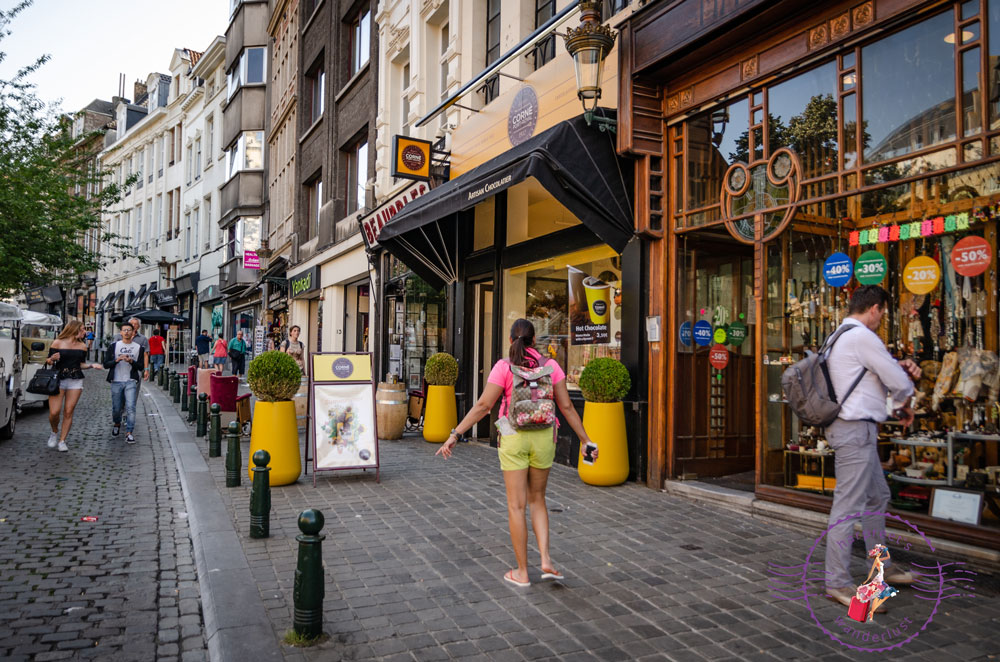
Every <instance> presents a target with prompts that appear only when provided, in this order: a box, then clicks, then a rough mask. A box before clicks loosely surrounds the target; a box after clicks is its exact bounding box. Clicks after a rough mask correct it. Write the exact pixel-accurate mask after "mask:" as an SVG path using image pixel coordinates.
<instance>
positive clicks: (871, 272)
mask: <svg viewBox="0 0 1000 662" xmlns="http://www.w3.org/2000/svg"><path fill="white" fill-rule="evenodd" d="M887 267H888V265H887V263H886V261H885V257H883V256H882V254H881V253H879V252H878V251H865V252H864V253H862V254H861V257H859V258H858V261H857V262H855V263H854V277H855V278H857V279H858V282H859V283H861V284H862V285H878V284H879V283H881V282H882V279H883V278H885V274H886V271H887Z"/></svg>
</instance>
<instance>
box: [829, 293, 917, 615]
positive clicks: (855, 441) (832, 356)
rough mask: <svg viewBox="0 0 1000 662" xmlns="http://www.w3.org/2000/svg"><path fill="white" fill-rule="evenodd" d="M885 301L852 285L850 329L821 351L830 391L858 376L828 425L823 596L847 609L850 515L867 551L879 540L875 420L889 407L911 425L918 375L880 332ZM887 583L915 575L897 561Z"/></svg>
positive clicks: (880, 491)
mask: <svg viewBox="0 0 1000 662" xmlns="http://www.w3.org/2000/svg"><path fill="white" fill-rule="evenodd" d="M888 304H889V293H888V292H886V291H885V290H884V289H882V288H881V287H879V286H878V285H862V286H861V287H859V288H858V289H856V290H854V293H853V294H851V299H850V303H849V304H848V310H847V318H846V319H844V321H843V322H842V323H841V328H842V327H845V326H846V327H849V328H848V329H847V330H845V331H844V332H843V333H842V335H843V336H844V338H845V339H846V342H837V343H835V344H834V345H833V348H832V349H831V350H830V353H829V355H828V356H827V365H828V366H829V371H830V381H831V383H832V385H833V392H834V393H847V392H848V389H849V388H850V387H851V384H853V383H854V382H855V381H856V380H857V379H858V378H859V376H860V381H859V382H858V385H857V387H855V389H854V390H853V391H852V392H851V393H850V395H848V396H847V398H845V399H844V401H843V403H841V408H840V413H839V414H838V416H837V420H835V421H834V422H833V423H831V424H830V425H829V426H828V427H827V428H826V440H827V442H828V443H829V444H830V446H831V447H833V450H834V451H835V452H836V454H835V455H834V468H835V471H836V474H837V487H836V489H834V491H833V505H832V506H831V508H830V520H829V525H830V528H829V529H828V531H827V535H826V595H827V597H828V598H829V599H831V600H834V601H836V602H839V603H841V604H842V605H844V606H846V607H849V606H850V604H851V598H852V597H854V595H855V591H856V587H855V583H854V582H853V580H852V579H851V574H850V571H849V566H850V561H851V544H852V542H853V539H854V524H855V520H856V519H858V518H860V520H861V530H862V533H863V534H864V538H865V549H866V550H870V549H872V548H874V547H875V545H876V544H884V543H885V512H886V509H887V508H888V507H889V498H890V493H889V486H888V485H887V484H886V479H885V475H884V474H883V472H882V464H881V461H880V460H879V456H878V446H877V444H878V424H879V423H880V422H882V421H884V420H886V419H887V418H888V417H889V411H890V409H891V411H892V413H893V415H894V416H895V417H896V418H897V419H898V420H899V421H900V423H902V424H903V426H904V427H906V428H908V427H909V426H910V425H911V424H912V423H913V410H912V409H911V408H910V405H909V402H910V398H911V396H913V392H914V388H913V381H912V380H914V379H919V378H920V373H921V371H920V367H919V366H918V365H917V364H916V363H914V362H913V361H911V360H910V359H905V360H902V361H896V359H894V358H893V356H892V355H891V354H890V353H889V350H888V349H886V347H885V344H884V343H883V342H882V339H881V338H879V336H878V328H879V325H880V324H881V323H882V316H883V315H884V314H885V311H886V307H887V306H888ZM887 396H889V398H890V399H889V400H887ZM889 403H891V404H889ZM863 513H867V514H866V515H862V514H863ZM855 514H857V515H858V517H852V516H853V515H855ZM838 522H839V524H838ZM885 581H886V582H888V583H889V584H912V583H913V574H912V573H910V572H909V571H906V570H905V569H903V568H900V567H898V566H897V567H895V568H890V569H888V570H887V571H886V573H885Z"/></svg>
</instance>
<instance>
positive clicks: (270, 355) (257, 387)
mask: <svg viewBox="0 0 1000 662" xmlns="http://www.w3.org/2000/svg"><path fill="white" fill-rule="evenodd" d="M301 380H302V371H301V370H299V364H298V363H296V362H295V359H293V358H292V357H291V356H289V355H288V354H285V353H284V352H264V353H263V354H259V355H257V356H256V357H255V358H254V360H253V361H251V362H250V367H249V368H248V369H247V384H248V385H249V386H250V390H251V391H252V392H253V394H254V395H255V396H257V399H258V400H261V401H263V402H280V401H282V400H291V399H292V398H293V397H294V396H295V394H296V393H298V391H299V384H300V383H301Z"/></svg>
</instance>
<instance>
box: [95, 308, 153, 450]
mask: <svg viewBox="0 0 1000 662" xmlns="http://www.w3.org/2000/svg"><path fill="white" fill-rule="evenodd" d="M134 336H135V329H134V328H133V327H132V326H131V325H130V324H122V327H121V340H112V341H111V344H110V345H108V349H107V351H106V352H105V354H104V367H105V368H107V369H108V381H109V382H110V383H111V419H112V428H111V434H112V435H113V436H118V433H119V430H120V429H121V424H122V409H124V410H125V443H127V444H134V443H135V436H134V435H133V434H132V432H133V430H135V406H136V401H137V399H138V395H139V384H140V383H141V382H142V380H143V379H148V378H149V370H148V369H147V368H145V366H146V362H147V361H148V360H149V359H148V356H147V355H146V350H145V349H144V348H143V346H142V345H140V344H139V343H138V342H136V341H135V338H134Z"/></svg>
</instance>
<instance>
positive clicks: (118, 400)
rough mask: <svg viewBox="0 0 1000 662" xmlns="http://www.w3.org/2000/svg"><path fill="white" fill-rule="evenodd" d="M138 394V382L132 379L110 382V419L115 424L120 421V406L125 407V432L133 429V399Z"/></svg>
mask: <svg viewBox="0 0 1000 662" xmlns="http://www.w3.org/2000/svg"><path fill="white" fill-rule="evenodd" d="M138 396H139V383H138V382H136V381H135V380H134V379H130V380H128V381H127V382H111V420H112V421H114V424H115V425H120V424H121V422H122V407H125V432H126V433H128V432H132V431H133V430H134V429H135V401H136V400H137V399H138Z"/></svg>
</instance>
